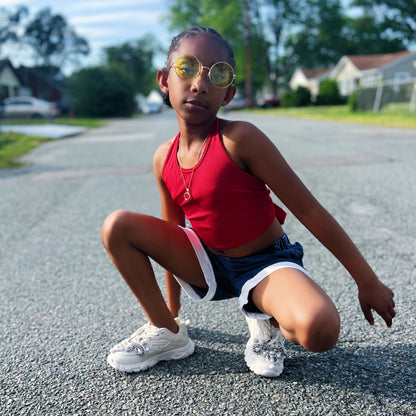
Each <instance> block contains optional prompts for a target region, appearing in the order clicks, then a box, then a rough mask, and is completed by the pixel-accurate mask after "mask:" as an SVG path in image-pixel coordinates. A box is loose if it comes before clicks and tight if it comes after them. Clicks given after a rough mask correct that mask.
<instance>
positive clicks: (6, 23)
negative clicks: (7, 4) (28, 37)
mask: <svg viewBox="0 0 416 416" xmlns="http://www.w3.org/2000/svg"><path fill="white" fill-rule="evenodd" d="M27 14H28V9H27V7H25V6H19V7H18V8H17V9H16V10H14V11H10V10H7V9H6V8H4V7H2V8H0V48H1V46H2V45H3V44H4V43H6V42H9V41H14V42H15V41H16V40H17V39H18V33H17V31H18V28H19V24H20V22H21V20H22V18H24V17H25V16H27Z"/></svg>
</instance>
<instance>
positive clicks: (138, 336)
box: [117, 324, 155, 355]
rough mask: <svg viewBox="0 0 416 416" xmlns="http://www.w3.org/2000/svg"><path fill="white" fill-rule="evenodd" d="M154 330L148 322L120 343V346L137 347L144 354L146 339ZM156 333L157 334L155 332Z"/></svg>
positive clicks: (140, 353) (139, 352)
mask: <svg viewBox="0 0 416 416" xmlns="http://www.w3.org/2000/svg"><path fill="white" fill-rule="evenodd" d="M151 332H153V331H152V327H151V326H150V325H149V324H146V325H144V326H142V327H140V328H139V329H138V330H137V331H136V332H134V333H133V334H131V335H130V336H129V337H128V338H127V339H125V340H123V341H121V342H120V344H118V346H117V347H118V348H126V349H136V350H137V352H138V354H139V355H143V354H144V353H145V351H146V345H145V342H143V341H145V340H146V338H147V337H148V335H149V334H150V333H151ZM154 335H155V334H154Z"/></svg>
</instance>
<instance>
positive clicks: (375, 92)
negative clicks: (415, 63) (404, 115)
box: [355, 78, 416, 113]
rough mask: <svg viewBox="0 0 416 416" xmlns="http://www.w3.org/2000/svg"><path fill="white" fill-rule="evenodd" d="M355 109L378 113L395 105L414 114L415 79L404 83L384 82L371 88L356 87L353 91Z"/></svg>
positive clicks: (415, 98) (415, 104)
mask: <svg viewBox="0 0 416 416" xmlns="http://www.w3.org/2000/svg"><path fill="white" fill-rule="evenodd" d="M355 95H356V108H357V109H358V110H367V111H368V110H370V111H374V112H375V113H378V112H380V111H381V110H382V109H383V107H387V106H393V105H397V106H398V107H400V108H402V107H403V108H404V109H405V111H409V112H410V113H416V78H413V79H411V80H409V81H406V82H401V83H398V82H397V81H394V80H392V81H384V82H382V83H380V84H379V85H377V86H375V87H371V88H360V87H358V88H357V89H356V91H355Z"/></svg>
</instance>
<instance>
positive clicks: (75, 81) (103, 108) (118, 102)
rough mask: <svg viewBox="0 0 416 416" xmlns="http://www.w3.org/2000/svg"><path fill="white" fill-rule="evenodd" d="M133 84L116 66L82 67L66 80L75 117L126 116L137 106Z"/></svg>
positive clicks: (127, 75)
mask: <svg viewBox="0 0 416 416" xmlns="http://www.w3.org/2000/svg"><path fill="white" fill-rule="evenodd" d="M134 90H135V89H134V83H133V80H132V78H131V77H130V76H129V74H128V73H127V72H126V71H124V70H123V69H122V68H120V67H119V66H117V67H114V66H106V67H93V68H85V69H82V70H80V71H78V72H76V73H74V74H73V75H72V76H71V77H70V78H69V79H68V92H69V95H70V97H71V101H72V105H73V109H74V111H75V114H76V115H80V116H87V117H128V116H131V115H132V114H133V113H134V112H135V110H136V108H137V106H136V103H135V99H134V96H135V91H134Z"/></svg>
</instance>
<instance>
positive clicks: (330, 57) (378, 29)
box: [286, 0, 404, 68]
mask: <svg viewBox="0 0 416 416" xmlns="http://www.w3.org/2000/svg"><path fill="white" fill-rule="evenodd" d="M307 3H308V6H307V8H306V9H307V11H308V13H307V14H306V16H305V17H304V20H303V26H302V28H301V29H300V30H299V31H297V32H294V33H293V34H292V35H291V37H290V38H289V40H288V42H287V43H286V47H287V48H288V50H291V51H292V54H293V55H294V56H295V57H296V60H297V65H299V66H303V67H306V68H321V67H330V66H333V65H335V63H336V62H337V61H338V60H339V59H340V58H341V57H342V56H343V55H367V54H378V53H387V52H396V51H399V50H402V49H404V44H403V42H402V40H400V39H399V38H398V37H394V36H391V34H390V33H389V31H386V27H385V24H384V23H382V22H380V21H379V19H378V16H377V15H376V14H375V13H373V12H372V10H371V9H370V8H366V9H363V10H361V13H359V14H358V15H356V14H354V16H349V15H348V9H345V8H344V7H343V6H342V3H341V1H340V0H328V1H326V2H322V1H320V0H307Z"/></svg>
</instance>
